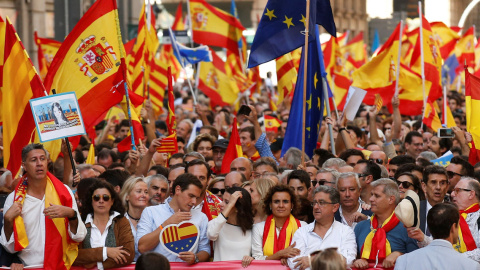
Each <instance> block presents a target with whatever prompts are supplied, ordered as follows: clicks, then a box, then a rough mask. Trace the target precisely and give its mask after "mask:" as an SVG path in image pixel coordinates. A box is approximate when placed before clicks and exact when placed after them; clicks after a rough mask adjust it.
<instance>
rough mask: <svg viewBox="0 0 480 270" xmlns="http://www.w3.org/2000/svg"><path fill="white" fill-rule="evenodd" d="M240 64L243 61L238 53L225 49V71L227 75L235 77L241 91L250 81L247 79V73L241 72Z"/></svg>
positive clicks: (243, 90) (247, 86)
mask: <svg viewBox="0 0 480 270" xmlns="http://www.w3.org/2000/svg"><path fill="white" fill-rule="evenodd" d="M242 66H243V62H242V61H241V60H240V57H239V55H238V54H235V53H233V52H231V51H230V50H227V60H226V61H225V71H226V73H227V75H228V76H229V77H231V78H234V79H235V81H236V82H237V86H238V89H239V90H240V92H242V93H243V92H245V90H247V89H248V88H249V87H250V86H251V84H252V83H251V82H250V81H249V80H248V77H247V75H246V74H245V73H244V72H243V67H242Z"/></svg>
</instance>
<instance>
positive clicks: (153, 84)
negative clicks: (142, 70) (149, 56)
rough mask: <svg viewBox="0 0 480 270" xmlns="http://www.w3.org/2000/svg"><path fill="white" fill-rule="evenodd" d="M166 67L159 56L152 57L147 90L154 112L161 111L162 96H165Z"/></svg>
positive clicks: (159, 112)
mask: <svg viewBox="0 0 480 270" xmlns="http://www.w3.org/2000/svg"><path fill="white" fill-rule="evenodd" d="M167 69H168V66H167V64H166V63H165V62H163V61H160V59H159V58H154V60H153V63H152V67H151V70H150V80H149V82H148V92H149V94H150V95H149V96H150V100H151V101H152V105H153V110H154V111H155V113H156V114H161V113H162V112H163V98H164V97H165V89H166V88H167V83H168V78H167Z"/></svg>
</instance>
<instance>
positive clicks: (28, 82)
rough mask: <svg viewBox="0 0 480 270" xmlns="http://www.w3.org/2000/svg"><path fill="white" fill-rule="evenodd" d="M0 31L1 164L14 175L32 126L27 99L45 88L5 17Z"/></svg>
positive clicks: (41, 92)
mask: <svg viewBox="0 0 480 270" xmlns="http://www.w3.org/2000/svg"><path fill="white" fill-rule="evenodd" d="M4 33H5V39H4V42H5V43H4V44H5V49H4V50H3V51H2V52H1V53H3V56H4V65H3V85H2V88H1V89H2V92H1V93H2V95H1V96H2V99H1V101H2V103H1V109H0V110H1V111H2V121H3V157H4V161H3V162H4V166H5V168H7V169H8V170H9V171H11V172H12V175H14V176H16V175H17V173H18V172H19V171H20V167H21V164H22V157H21V153H22V148H23V147H24V146H25V145H27V144H29V143H30V141H31V138H32V135H33V132H34V130H35V122H34V119H33V115H32V110H31V107H30V104H29V100H30V99H32V98H38V97H41V96H43V95H45V88H44V87H43V84H42V79H41V78H40V76H38V74H37V72H36V70H35V67H34V66H33V64H32V61H31V59H30V57H29V56H28V54H27V51H26V50H25V48H24V47H23V44H22V42H21V41H20V39H19V38H18V35H17V33H16V31H15V29H14V27H13V25H12V23H11V22H10V21H9V20H8V18H7V22H6V25H5V32H4ZM2 40H3V38H2Z"/></svg>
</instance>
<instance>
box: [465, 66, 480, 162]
mask: <svg viewBox="0 0 480 270" xmlns="http://www.w3.org/2000/svg"><path fill="white" fill-rule="evenodd" d="M465 107H466V118H467V130H468V132H470V134H472V137H473V142H474V143H475V148H476V150H477V156H479V157H480V112H479V109H475V108H480V78H479V77H477V76H474V75H472V74H471V73H470V72H468V70H466V71H465Z"/></svg>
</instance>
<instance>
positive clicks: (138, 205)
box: [119, 177, 168, 261]
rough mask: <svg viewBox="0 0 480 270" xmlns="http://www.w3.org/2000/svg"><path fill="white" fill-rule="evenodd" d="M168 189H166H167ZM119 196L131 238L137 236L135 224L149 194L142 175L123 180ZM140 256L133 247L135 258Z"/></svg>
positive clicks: (146, 203) (146, 204)
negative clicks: (128, 224) (130, 231)
mask: <svg viewBox="0 0 480 270" xmlns="http://www.w3.org/2000/svg"><path fill="white" fill-rule="evenodd" d="M167 191H168V190H167ZM119 196H120V198H121V201H122V204H123V206H124V207H125V210H126V211H125V218H127V220H128V222H129V223H130V229H131V230H132V235H133V239H135V237H136V236H137V224H138V222H139V221H140V217H141V216H142V212H143V209H145V207H147V206H148V201H149V195H148V186H147V183H145V181H143V177H130V178H129V179H127V181H125V183H124V184H123V187H122V191H121V192H120V195H119ZM139 256H140V252H138V250H137V249H135V259H134V261H137V258H138V257H139Z"/></svg>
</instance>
